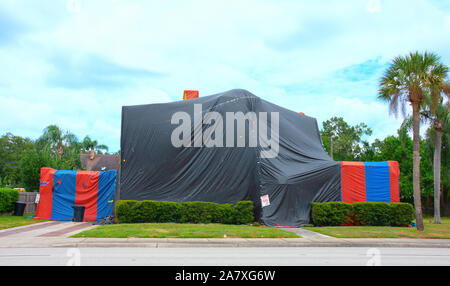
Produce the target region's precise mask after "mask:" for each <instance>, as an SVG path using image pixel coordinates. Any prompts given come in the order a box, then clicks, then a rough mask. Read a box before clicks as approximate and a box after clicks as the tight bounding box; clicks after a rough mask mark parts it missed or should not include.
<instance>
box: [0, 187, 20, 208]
mask: <svg viewBox="0 0 450 286" xmlns="http://www.w3.org/2000/svg"><path fill="white" fill-rule="evenodd" d="M18 199H19V191H18V190H14V189H10V188H0V214H3V213H5V212H10V211H13V210H14V202H17V200H18Z"/></svg>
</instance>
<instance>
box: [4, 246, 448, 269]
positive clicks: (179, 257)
mask: <svg viewBox="0 0 450 286" xmlns="http://www.w3.org/2000/svg"><path fill="white" fill-rule="evenodd" d="M0 265H2V266H4V265H75V266H76V265H81V266H84V265H86V266H87V265H159V266H189V265H197V266H202V265H217V266H246V265H249V266H268V265H273V266H289V265H291V266H302V265H385V266H387V265H408V266H409V265H446V266H449V265H450V249H448V248H360V247H301V248H300V247H299V248H293V247H288V248H286V247H279V248H266V247H264V248H259V247H258V248H257V247H254V248H228V247H227V248H0Z"/></svg>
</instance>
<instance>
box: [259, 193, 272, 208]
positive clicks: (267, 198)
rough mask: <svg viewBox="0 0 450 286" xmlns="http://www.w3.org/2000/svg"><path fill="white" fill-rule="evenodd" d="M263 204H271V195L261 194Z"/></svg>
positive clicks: (264, 205) (265, 205)
mask: <svg viewBox="0 0 450 286" xmlns="http://www.w3.org/2000/svg"><path fill="white" fill-rule="evenodd" d="M261 205H262V207H267V206H270V201H269V195H264V196H261Z"/></svg>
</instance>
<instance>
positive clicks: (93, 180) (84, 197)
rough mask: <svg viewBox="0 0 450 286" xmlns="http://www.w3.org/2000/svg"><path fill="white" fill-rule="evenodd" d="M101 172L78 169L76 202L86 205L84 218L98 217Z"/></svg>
mask: <svg viewBox="0 0 450 286" xmlns="http://www.w3.org/2000/svg"><path fill="white" fill-rule="evenodd" d="M99 174H100V172H93V171H78V172H77V179H76V191H75V204H76V205H83V206H85V208H86V209H85V211H84V218H85V219H88V220H90V219H97V201H98V177H99Z"/></svg>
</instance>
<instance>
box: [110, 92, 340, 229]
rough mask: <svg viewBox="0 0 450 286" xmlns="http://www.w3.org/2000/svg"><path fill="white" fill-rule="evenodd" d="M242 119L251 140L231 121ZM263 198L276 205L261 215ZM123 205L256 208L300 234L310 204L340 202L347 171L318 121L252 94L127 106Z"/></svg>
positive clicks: (121, 183)
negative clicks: (248, 203) (246, 203)
mask: <svg viewBox="0 0 450 286" xmlns="http://www.w3.org/2000/svg"><path fill="white" fill-rule="evenodd" d="M199 107H201V108H199ZM194 110H195V112H194ZM177 112H178V113H177ZM214 112H216V113H214ZM240 112H242V114H241V113H240ZM277 114H278V115H277ZM239 115H247V117H244V119H245V121H244V123H245V132H244V134H241V133H239V132H238V130H239V122H238V120H233V117H232V116H235V117H237V118H239ZM253 115H254V116H253ZM227 116H228V117H227ZM277 116H278V120H279V125H278V128H277V124H276V123H277V122H276V121H277ZM229 118H231V120H230V119H229ZM265 118H267V121H264V120H263V119H265ZM202 119H203V121H202ZM220 122H221V123H222V124H219V123H220ZM265 122H267V124H264V123H265ZM216 123H217V124H216ZM227 123H228V124H227ZM183 124H188V125H189V127H190V128H189V130H187V129H186V128H185V127H186V126H187V125H183ZM231 125H234V126H231ZM183 126H184V129H183ZM260 126H261V128H262V129H260ZM264 126H267V130H264ZM241 127H242V126H241ZM229 128H231V130H232V131H233V132H231V131H230V129H229ZM181 129H183V130H185V133H182V132H181V131H180V130H181ZM233 129H234V130H233ZM277 129H279V132H276V131H277ZM241 130H242V129H241ZM227 132H228V133H227ZM255 132H256V133H257V137H256V138H257V139H258V140H257V144H256V147H255V142H254V141H253V140H254V138H255ZM264 133H265V134H264ZM205 136H206V137H205ZM261 136H262V137H261ZM277 137H278V138H279V140H278V142H276V143H275V141H276V139H277ZM205 138H206V139H205ZM208 138H209V139H210V140H209V141H208ZM271 139H272V141H270V140H271ZM174 140H175V141H176V142H175V144H174ZM211 141H212V142H214V144H211ZM180 142H181V143H180ZM269 142H271V143H272V144H269ZM244 143H245V144H244ZM180 144H184V145H183V146H180V147H178V146H179V145H180ZM211 145H213V147H211ZM232 145H233V146H234V147H231V146H232ZM276 145H278V148H279V149H278V150H276V149H277V146H276ZM186 146H190V147H186ZM217 146H221V147H217ZM270 150H272V153H270V152H268V151H270ZM264 152H266V153H264ZM267 154H269V155H267ZM265 195H267V197H264V196H265ZM261 197H264V198H268V202H269V205H267V206H264V207H262V205H261ZM117 198H118V199H121V200H164V201H176V202H184V201H210V202H216V203H235V202H237V201H241V200H252V201H254V203H255V214H256V216H257V218H258V219H259V220H260V221H261V222H262V223H264V224H266V225H269V226H276V225H280V226H299V225H302V224H306V223H308V222H309V217H310V203H311V202H313V201H315V202H326V201H337V200H340V163H339V162H335V161H333V160H331V158H330V157H329V156H328V154H327V153H326V151H325V150H324V148H323V146H322V141H321V138H320V134H319V129H318V126H317V121H316V119H314V118H312V117H309V116H305V115H302V114H299V113H297V112H294V111H291V110H288V109H285V108H282V107H280V106H277V105H275V104H272V103H270V102H268V101H265V100H262V99H261V98H259V97H257V96H255V95H253V94H252V93H250V92H248V91H246V90H241V89H235V90H230V91H227V92H224V93H219V94H215V95H211V96H206V97H201V98H197V99H190V100H185V101H177V102H171V103H164V104H148V105H137V106H124V107H123V108H122V134H121V167H120V178H119V188H118V190H117Z"/></svg>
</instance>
